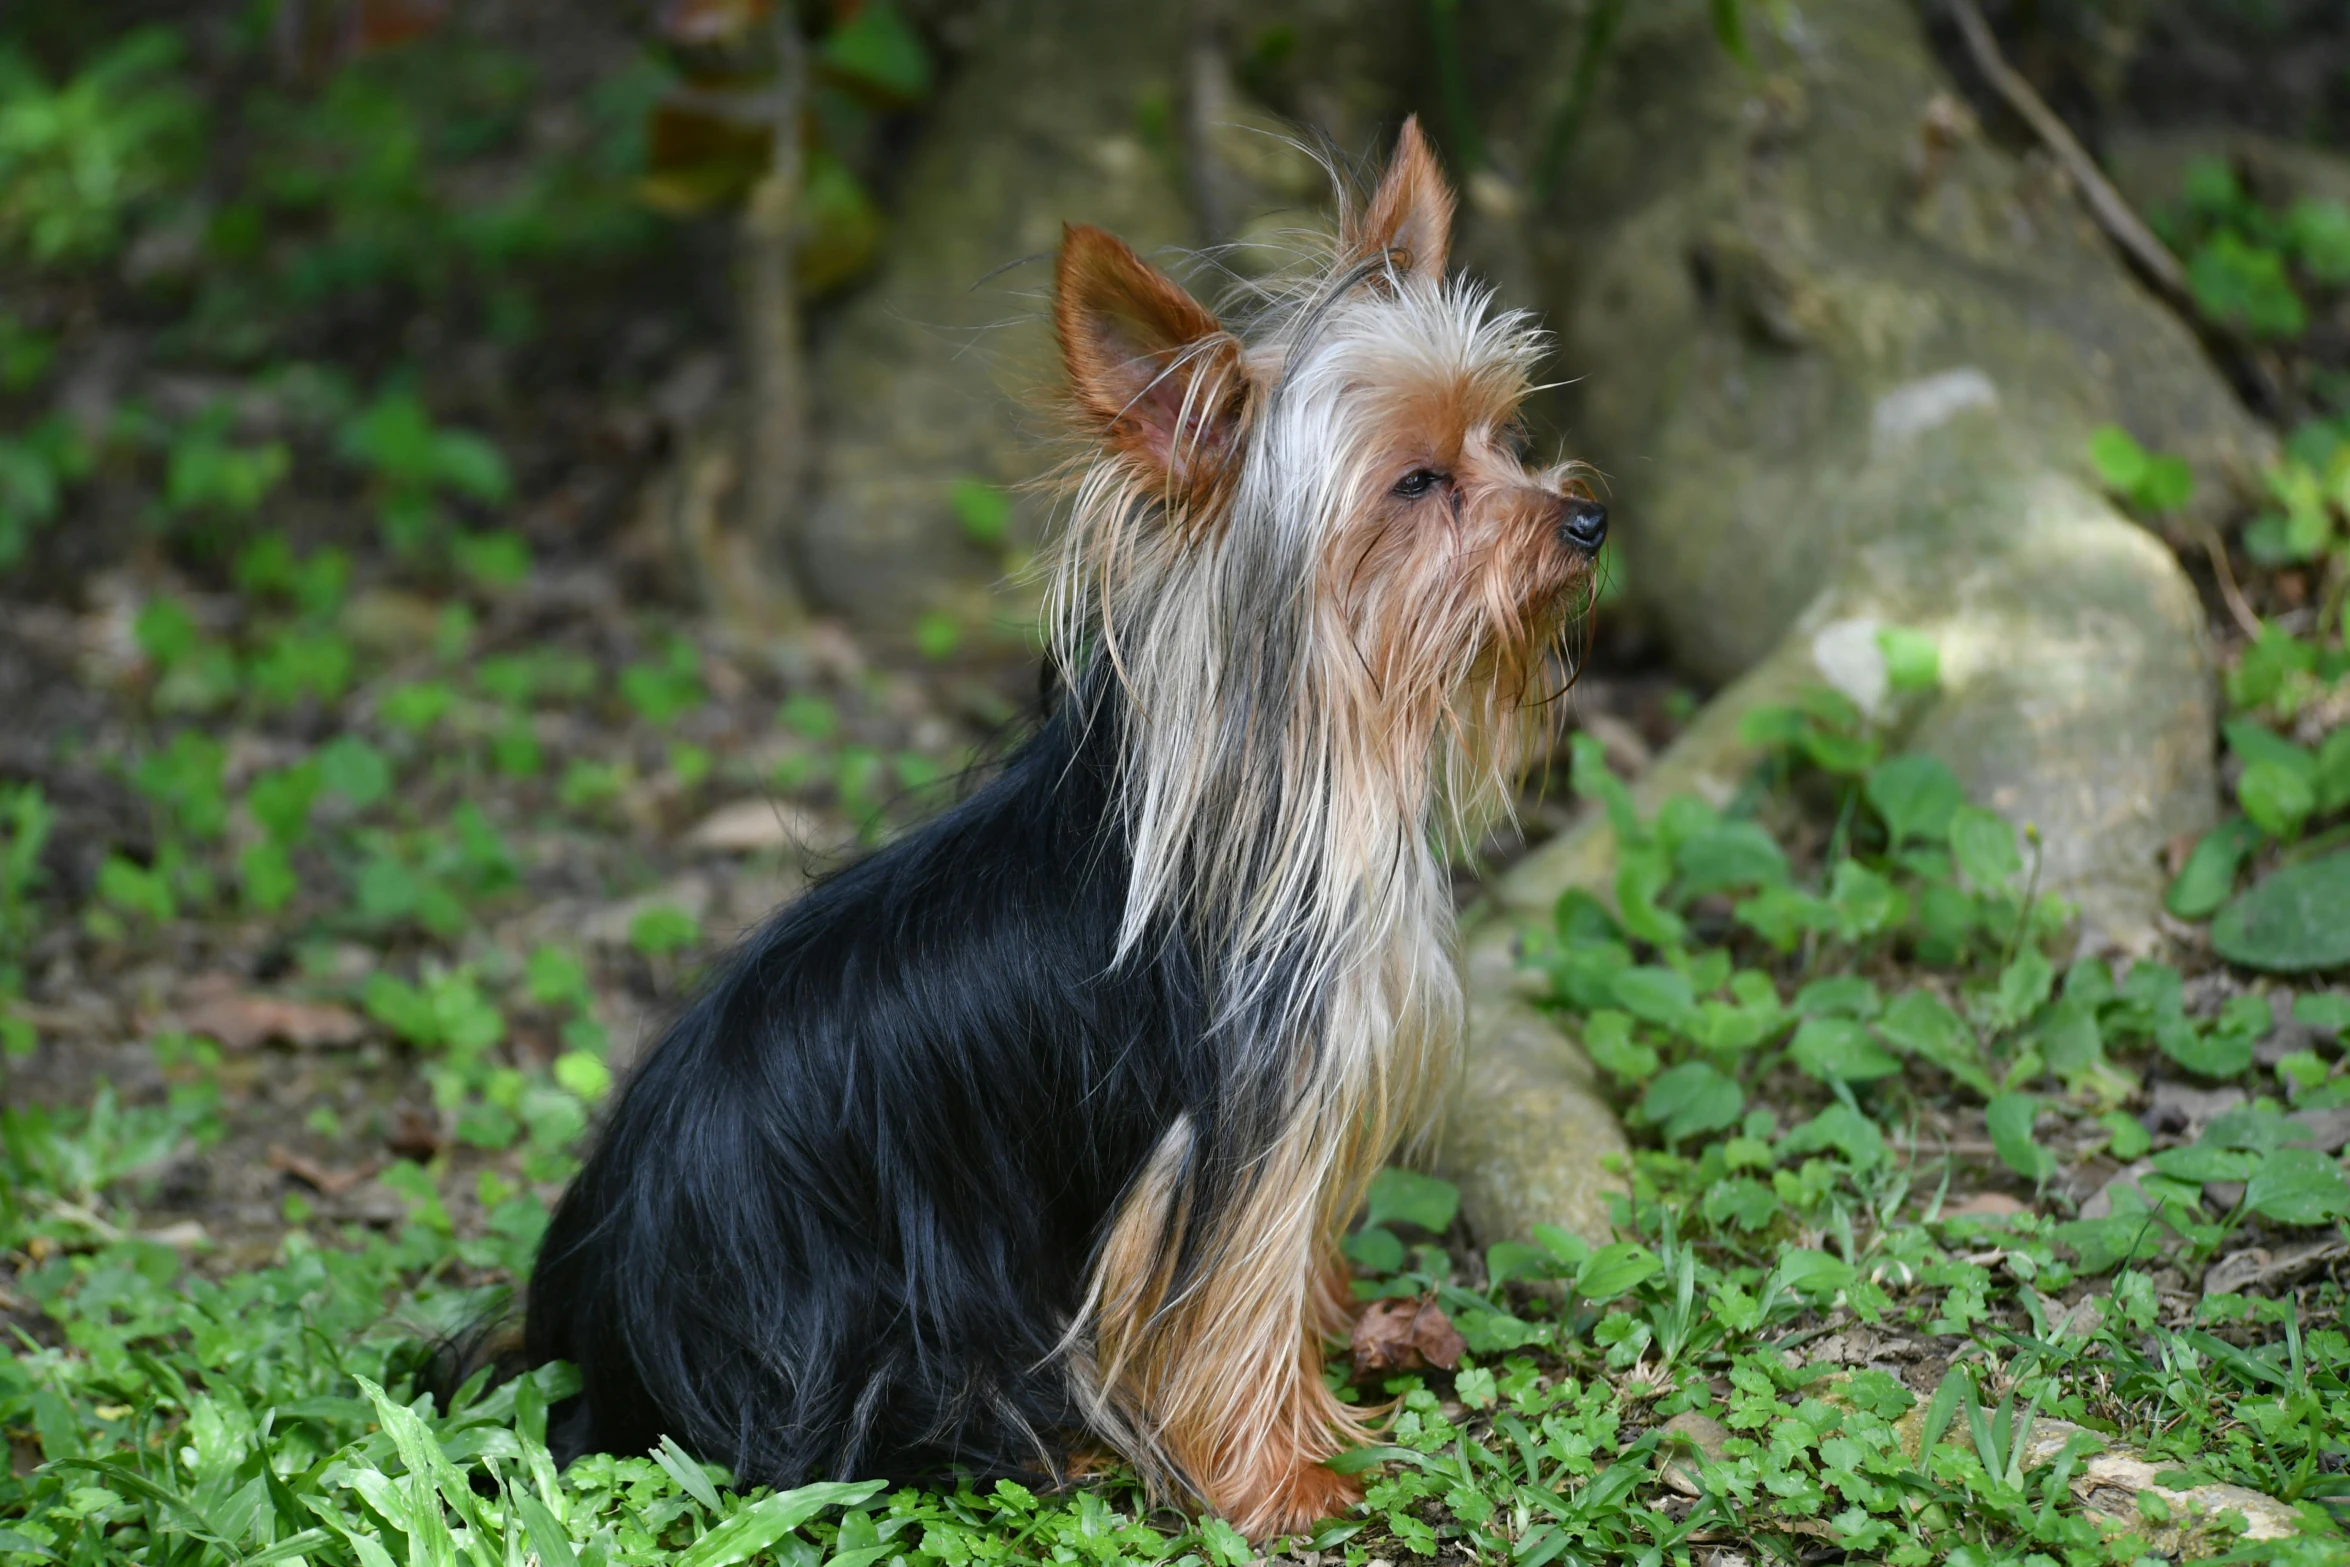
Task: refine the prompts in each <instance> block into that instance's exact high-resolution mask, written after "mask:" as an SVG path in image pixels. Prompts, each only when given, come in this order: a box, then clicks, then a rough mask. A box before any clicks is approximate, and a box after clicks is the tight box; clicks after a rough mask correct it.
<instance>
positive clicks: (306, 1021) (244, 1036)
mask: <svg viewBox="0 0 2350 1567" xmlns="http://www.w3.org/2000/svg"><path fill="white" fill-rule="evenodd" d="M178 1020H179V1026H180V1028H181V1029H182V1030H183V1031H184V1032H186V1033H190V1034H202V1035H203V1036H204V1037H205V1038H207V1039H216V1040H218V1041H220V1044H221V1047H222V1048H223V1049H226V1050H252V1049H256V1048H258V1047H259V1046H261V1045H263V1044H265V1043H267V1042H268V1041H270V1040H273V1039H276V1040H282V1041H284V1042H285V1043H287V1044H289V1045H294V1046H296V1047H298V1048H301V1049H306V1050H307V1049H316V1048H318V1047H320V1046H324V1045H352V1044H357V1043H358V1042H359V1039H360V1036H361V1035H363V1034H364V1033H366V1031H367V1025H366V1024H365V1023H364V1022H362V1021H361V1020H360V1017H359V1014H358V1013H356V1012H353V1011H352V1010H351V1009H350V1008H348V1007H338V1006H335V1005H333V1004H332V1003H330V1002H322V1001H295V1000H293V999H291V998H290V997H286V996H269V995H262V994H259V993H257V992H254V991H247V990H239V989H238V988H237V987H236V982H235V981H234V980H232V979H229V978H228V977H227V976H226V975H218V974H215V975H208V976H206V977H205V978H204V979H201V980H198V981H196V982H195V983H193V984H191V985H189V986H188V987H187V989H186V991H185V992H183V994H182V999H181V1001H180V1006H179V1018H178Z"/></svg>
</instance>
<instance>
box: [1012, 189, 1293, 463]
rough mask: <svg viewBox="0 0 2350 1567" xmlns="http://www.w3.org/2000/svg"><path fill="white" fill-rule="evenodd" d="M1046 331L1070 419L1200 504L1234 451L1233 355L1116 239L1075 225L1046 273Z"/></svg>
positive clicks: (1236, 367) (1244, 403)
mask: <svg viewBox="0 0 2350 1567" xmlns="http://www.w3.org/2000/svg"><path fill="white" fill-rule="evenodd" d="M1053 330H1054V332H1055V333H1056V334H1057V335H1058V336H1059V338H1060V340H1061V360H1062V363H1063V364H1064V365H1065V366H1066V367H1067V368H1068V372H1069V387H1070V390H1071V391H1072V392H1073V393H1074V394H1075V396H1076V400H1077V407H1078V410H1079V412H1080V415H1081V416H1082V417H1083V418H1084V419H1085V420H1086V422H1087V423H1088V425H1089V426H1090V427H1091V430H1092V432H1093V433H1096V434H1098V435H1099V436H1100V438H1101V439H1102V440H1104V441H1105V442H1107V443H1108V444H1109V445H1110V446H1111V447H1113V448H1115V449H1116V450H1118V451H1121V452H1124V453H1125V454H1126V455H1127V456H1129V457H1131V458H1133V459H1134V460H1135V461H1136V462H1138V463H1140V464H1141V465H1142V466H1143V467H1144V468H1145V470H1146V471H1147V472H1148V473H1149V474H1150V475H1151V477H1152V478H1153V479H1154V480H1157V481H1163V483H1164V484H1165V486H1166V488H1167V490H1168V492H1169V493H1170V494H1171V495H1173V496H1176V497H1179V498H1186V497H1199V496H1202V495H1204V494H1205V493H1206V492H1207V491H1209V490H1211V489H1213V488H1214V487H1215V486H1216V484H1217V483H1218V481H1219V480H1220V479H1221V478H1222V477H1223V476H1224V475H1225V474H1226V473H1227V472H1228V471H1229V469H1230V467H1231V465H1232V463H1233V460H1234V459H1235V457H1236V456H1237V455H1238V452H1239V449H1240V432H1241V425H1242V422H1243V420H1244V419H1245V418H1246V415H1247V407H1248V379H1247V375H1246V373H1245V371H1244V369H1243V367H1242V365H1241V359H1240V343H1239V341H1238V340H1237V339H1236V338H1234V337H1233V336H1232V334H1231V333H1229V332H1227V331H1225V330H1224V328H1223V327H1222V326H1221V325H1219V324H1218V323H1217V320H1216V318H1215V317H1214V316H1212V315H1210V314H1209V313H1208V311H1207V309H1206V307H1204V306H1203V305H1201V304H1200V302H1199V301H1198V300H1196V299H1193V298H1192V297H1191V296H1190V295H1189V294H1187V293H1185V292H1184V291H1183V286H1182V285H1181V284H1179V283H1177V282H1176V281H1175V280H1174V279H1173V278H1171V277H1169V276H1167V274H1165V273H1164V272H1161V271H1160V270H1159V269H1158V268H1156V267H1154V266H1152V265H1151V264H1150V263H1149V262H1147V261H1145V260H1143V259H1142V258H1141V257H1140V256H1138V255H1136V254H1135V253H1134V252H1133V251H1132V250H1131V249H1129V248H1128V247H1127V246H1126V244H1125V242H1124V241H1122V240H1120V239H1118V238H1117V237H1116V236H1114V235H1111V234H1107V233H1104V232H1103V231H1102V230H1100V229H1097V228H1092V227H1089V226H1087V225H1085V224H1082V223H1073V224H1071V225H1069V226H1068V228H1067V229H1066V230H1065V231H1064V232H1063V233H1062V236H1061V259H1060V264H1059V266H1058V267H1057V268H1056V269H1055V272H1054V297H1053Z"/></svg>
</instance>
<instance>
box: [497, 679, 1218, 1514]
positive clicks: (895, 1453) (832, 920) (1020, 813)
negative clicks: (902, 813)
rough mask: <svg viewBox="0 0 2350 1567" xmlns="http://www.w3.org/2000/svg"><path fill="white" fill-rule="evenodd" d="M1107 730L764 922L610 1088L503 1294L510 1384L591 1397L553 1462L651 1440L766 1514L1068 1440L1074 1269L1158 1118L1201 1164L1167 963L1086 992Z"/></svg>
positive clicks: (1111, 730) (1206, 1100) (1111, 734)
mask: <svg viewBox="0 0 2350 1567" xmlns="http://www.w3.org/2000/svg"><path fill="white" fill-rule="evenodd" d="M1105 684H1106V683H1105ZM1113 700H1114V699H1113V698H1111V697H1109V696H1107V695H1102V696H1097V697H1096V698H1095V699H1093V700H1091V701H1083V702H1080V701H1074V700H1064V701H1063V702H1062V703H1061V705H1060V707H1059V710H1058V711H1057V712H1056V713H1055V714H1054V715H1053V716H1051V717H1050V718H1048V720H1047V721H1046V722H1045V724H1044V725H1043V727H1042V728H1041V730H1040V731H1039V732H1038V733H1037V734H1036V735H1035V737H1034V738H1033V739H1031V740H1030V741H1029V742H1028V743H1027V744H1025V745H1024V746H1023V747H1022V748H1021V749H1019V750H1018V751H1016V752H1015V753H1014V754H1013V755H1012V756H1011V757H1010V758H1009V759H1008V760H1007V761H1006V763H1005V764H1004V767H1003V769H1002V771H1001V772H1000V773H999V774H998V775H997V776H996V777H995V778H994V779H993V780H991V781H990V782H989V783H987V784H986V785H984V786H983V787H982V788H980V789H979V790H978V791H977V792H976V793H975V794H973V795H972V796H971V797H970V798H968V799H966V800H965V801H964V802H962V803H961V804H960V805H958V806H956V807H955V808H954V809H952V810H951V811H949V812H948V813H947V814H945V815H943V816H941V817H939V818H938V819H937V820H935V821H933V822H931V823H929V824H928V825H927V826H925V827H924V828H922V829H921V830H919V831H918V832H915V833H913V834H911V835H909V836H908V837H906V838H904V839H902V840H900V841H899V842H897V843H895V844H893V845H891V846H890V847H888V848H887V849H885V850H883V851H882V852H880V853H879V854H877V855H875V856H874V857H872V858H871V859H868V860H866V861H864V862H862V863H861V864H858V865H856V866H853V867H851V868H850V869H848V870H845V871H843V872H841V873H840V874H838V875H836V876H834V877H832V878H831V879H829V880H827V881H824V882H822V883H821V884H819V885H818V886H817V887H815V888H814V889H813V890H811V891H810V892H809V893H807V894H806V895H805V896H804V897H802V898H801V899H800V900H799V901H798V902H796V903H793V904H790V905H788V906H787V907H785V908H784V909H782V910H781V911H779V912H778V913H777V914H775V915H774V916H773V917H772V918H770V919H769V920H768V922H767V923H766V924H765V925H764V926H763V927H761V928H760V929H759V930H757V931H756V932H754V933H753V934H752V935H750V936H749V937H748V938H747V939H746V940H745V941H744V942H743V944H742V945H741V947H740V948H739V949H738V950H737V951H736V952H735V953H734V954H733V955H732V956H731V957H730V958H729V959H728V960H727V961H726V962H725V964H724V965H723V968H722V971H721V972H720V973H719V974H718V975H717V977H716V978H715V979H714V980H713V982H712V983H711V984H710V985H709V988H708V990H707V991H706V992H705V993H704V994H703V995H702V996H701V997H700V998H699V999H698V1000H697V1001H695V1002H694V1003H693V1005H692V1006H691V1007H690V1008H689V1009H688V1010H687V1011H686V1012H685V1013H684V1015H683V1016H681V1017H680V1018H679V1019H678V1020H677V1022H676V1023H675V1024H674V1026H672V1027H671V1029H670V1030H669V1032H668V1035H667V1036H666V1037H665V1038H664V1039H663V1040H662V1041H661V1042H660V1044H659V1045H658V1046H657V1047H656V1048H655V1049H654V1050H653V1051H652V1052H651V1053H650V1054H649V1055H648V1057H647V1058H646V1059H645V1061H644V1062H643V1063H642V1064H641V1065H640V1066H639V1067H638V1068H637V1070H636V1071H635V1073H634V1074H633V1076H632V1077H631V1078H630V1079H629V1081H628V1082H627V1084H626V1086H625V1088H624V1089H623V1090H622V1092H621V1093H620V1095H619V1097H618V1099H617V1102H616V1104H615V1106H614V1107H613V1109H612V1111H611V1114H610V1116H609V1119H608V1122H607V1124H606V1125H605V1126H604V1128H603V1131H602V1134H601V1139H600V1142H599V1143H598V1146H597V1147H596V1149H595V1151H594V1153H593V1155H592V1156H591V1157H590V1158H589V1160H588V1162H587V1164H586V1166H585V1168H583V1169H582V1170H581V1172H580V1174H579V1176H578V1178H577V1179H576V1180H575V1181H574V1182H573V1183H572V1185H571V1188H570V1190H569V1191H568V1192H566V1193H565V1195H564V1197H563V1200H562V1202H561V1204H560V1205H559V1206H558V1208H557V1209H556V1212H555V1215H554V1218H553V1221H552V1223H551V1225H550V1227H549V1229H548V1232H547V1235H546V1238H545V1240H544V1242H543V1243H542V1245H541V1248H540V1252H539V1259H538V1265H537V1270H536V1273H535V1275H534V1277H533V1278H532V1280H531V1285H530V1290H529V1306H528V1321H527V1326H526V1332H525V1339H526V1342H525V1350H526V1355H527V1358H528V1359H529V1360H530V1361H531V1362H532V1363H544V1362H546V1361H550V1360H558V1359H560V1360H568V1361H570V1362H572V1363H573V1364H574V1365H575V1366H577V1367H578V1369H579V1372H580V1374H581V1376H582V1378H583V1379H584V1385H583V1388H582V1390H581V1392H580V1393H579V1395H578V1396H577V1397H576V1398H575V1399H573V1400H571V1401H569V1403H568V1404H567V1405H565V1406H562V1407H559V1408H558V1409H557V1410H556V1411H555V1419H554V1421H553V1422H552V1427H551V1431H550V1436H551V1439H552V1441H553V1444H554V1446H555V1448H556V1452H557V1456H558V1457H559V1458H560V1459H563V1460H565V1461H568V1460H569V1459H570V1458H572V1457H574V1456H576V1455H577V1454H579V1453H582V1452H592V1451H607V1452H614V1453H631V1454H633V1453H642V1452H644V1451H645V1450H646V1449H648V1448H650V1447H652V1446H655V1445H656V1444H657V1443H658V1441H659V1439H660V1438H661V1437H662V1436H663V1435H664V1434H666V1435H669V1436H672V1437H675V1438H676V1439H677V1440H678V1441H679V1442H680V1443H682V1444H683V1445H684V1446H685V1447H686V1448H687V1449H688V1450H690V1451H691V1452H693V1453H695V1454H696V1455H697V1456H699V1457H702V1458H705V1459H709V1460H713V1461H716V1462H719V1463H723V1464H726V1465H727V1466H729V1467H730V1468H731V1469H732V1470H733V1471H734V1473H735V1476H736V1479H737V1483H739V1484H742V1485H746V1486H748V1485H774V1486H786V1485H792V1484H797V1483H800V1482H801V1481H803V1480H806V1479H811V1478H819V1477H850V1476H854V1477H861V1478H862V1477H879V1478H884V1479H889V1480H893V1481H895V1480H904V1479H910V1478H914V1477H917V1476H920V1475H924V1474H935V1473H938V1472H939V1471H941V1470H944V1469H949V1468H957V1467H959V1468H965V1469H968V1470H971V1471H974V1472H977V1473H982V1474H984V1473H990V1472H994V1473H1009V1472H1018V1471H1022V1470H1027V1471H1031V1472H1033V1471H1034V1470H1036V1469H1037V1468H1038V1467H1039V1466H1040V1464H1041V1463H1043V1462H1045V1461H1048V1460H1049V1459H1050V1458H1052V1457H1053V1456H1055V1455H1057V1454H1058V1453H1059V1452H1061V1451H1062V1450H1064V1449H1065V1448H1066V1447H1067V1446H1068V1445H1069V1443H1070V1442H1071V1441H1072V1440H1073V1439H1074V1438H1076V1437H1077V1436H1078V1434H1079V1433H1080V1431H1081V1429H1082V1425H1083V1422H1082V1419H1081V1416H1080V1413H1079V1410H1078V1407H1077V1404H1076V1401H1075V1399H1074V1398H1073V1396H1072V1392H1071V1389H1070V1385H1069V1375H1068V1371H1067V1369H1066V1367H1065V1365H1064V1363H1063V1361H1062V1359H1061V1358H1060V1357H1059V1356H1058V1355H1057V1353H1056V1351H1057V1349H1058V1348H1059V1345H1060V1341H1061V1338H1062V1335H1063V1333H1064V1331H1065V1330H1066V1328H1067V1326H1068V1324H1069V1322H1070V1321H1071V1319H1072V1317H1073V1316H1074V1314H1075V1313H1076V1311H1077V1310H1078V1308H1079V1305H1080V1303H1081V1301H1082V1298H1083V1292H1084V1286H1085V1281H1086V1277H1087V1272H1088V1268H1089V1265H1090V1263H1091V1260H1092V1257H1093V1253H1094V1249H1095V1245H1096V1242H1097V1240H1098V1239H1099V1237H1100V1235H1101V1233H1102V1232H1103V1230H1104V1228H1105V1227H1106V1224H1107V1221H1108V1219H1109V1217H1110V1216H1111V1214H1112V1213H1113V1211H1114V1208H1115V1205H1116V1204H1117V1202H1118V1199H1119V1198H1120V1196H1121V1195H1122V1194H1123V1193H1124V1192H1125V1191H1126V1189H1127V1187H1128V1185H1129V1184H1130V1183H1131V1182H1132V1181H1133V1179H1134V1178H1135V1176H1136V1174H1137V1172H1138V1170H1139V1169H1140V1167H1141V1166H1142V1164H1143V1162H1144V1160H1145V1159H1146V1158H1147V1157H1148V1156H1149V1154H1150V1153H1151V1151H1152V1150H1153V1148H1154V1147H1155V1146H1156V1145H1157V1143H1158V1142H1159V1140H1160V1138H1161V1136H1162V1134H1163V1133H1164V1132H1165V1131H1166V1130H1167V1128H1168V1126H1169V1125H1170V1124H1171V1123H1172V1122H1173V1120H1174V1119H1175V1118H1176V1117H1177V1116H1178V1115H1181V1114H1190V1115H1191V1116H1193V1117H1194V1124H1195V1126H1197V1127H1200V1128H1201V1129H1202V1131H1203V1136H1202V1137H1201V1139H1200V1146H1201V1147H1202V1149H1203V1150H1205V1149H1207V1148H1209V1147H1212V1146H1213V1142H1214V1139H1213V1138H1212V1137H1210V1136H1207V1135H1204V1133H1205V1132H1206V1130H1207V1128H1209V1127H1210V1126H1211V1125H1212V1124H1213V1122H1214V1121H1215V1119H1216V1110H1217V1101H1218V1094H1219V1087H1220V1085H1219V1083H1218V1081H1217V1078H1218V1073H1217V1070H1216V1067H1215V1066H1214V1064H1213V1062H1212V1060H1211V1059H1210V1058H1211V1057H1212V1055H1213V1053H1214V1052H1213V1051H1212V1050H1211V1049H1207V1048H1203V1021H1204V1014H1205V1008H1206V1003H1205V1000H1204V991H1203V983H1202V979H1201V976H1200V974H1199V972H1198V967H1197V963H1196V960H1195V959H1194V957H1193V956H1192V955H1191V954H1190V952H1189V951H1188V944H1187V943H1186V942H1185V941H1184V940H1182V939H1179V938H1178V939H1169V940H1165V941H1160V942H1156V943H1152V944H1151V945H1150V950H1149V951H1147V952H1146V953H1144V954H1141V955H1139V956H1129V957H1128V958H1127V959H1126V960H1125V961H1124V962H1122V963H1120V964H1119V965H1118V966H1117V967H1116V968H1115V969H1113V968H1112V962H1111V960H1112V956H1113V943H1114V941H1115V937H1116V933H1117V930H1118V928H1119V921H1120V918H1121V916H1122V915H1123V913H1124V908H1125V898H1126V886H1127V861H1126V855H1125V850H1124V846H1123V833H1122V830H1121V828H1120V826H1119V824H1118V820H1117V808H1116V804H1115V800H1116V793H1115V790H1116V781H1117V780H1116V768H1117V759H1116V753H1115V747H1116V744H1117V739H1116V737H1117V734H1118V731H1119V722H1118V715H1117V714H1116V713H1115V712H1114V711H1111V710H1110V709H1111V707H1112V705H1113ZM1219 1162H1220V1161H1219Z"/></svg>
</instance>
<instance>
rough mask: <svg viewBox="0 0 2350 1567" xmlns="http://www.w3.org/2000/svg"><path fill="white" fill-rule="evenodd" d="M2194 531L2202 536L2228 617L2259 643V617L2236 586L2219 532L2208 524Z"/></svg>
mask: <svg viewBox="0 0 2350 1567" xmlns="http://www.w3.org/2000/svg"><path fill="white" fill-rule="evenodd" d="M2196 531H2197V532H2198V533H2200V534H2202V535H2203V552H2204V553H2205V554H2206V555H2209V556H2210V557H2211V571H2212V575H2214V576H2216V577H2217V578H2219V596H2220V598H2221V600H2222V601H2224V602H2225V603H2226V604H2227V606H2228V615H2229V616H2230V618H2232V619H2233V620H2234V621H2235V622H2236V626H2237V629H2238V630H2240V631H2242V632H2243V633H2244V635H2246V636H2247V637H2250V638H2251V639H2252V640H2253V641H2255V642H2257V641H2259V640H2260V617H2259V616H2258V615H2255V614H2254V613H2252V606H2251V604H2250V603H2248V602H2246V600H2245V598H2244V592H2243V590H2242V589H2241V588H2239V587H2237V586H2236V573H2235V570H2234V568H2232V567H2231V566H2229V564H2228V549H2227V546H2226V545H2225V544H2223V543H2221V542H2220V537H2219V531H2218V530H2217V529H2216V528H2214V527H2212V526H2211V524H2210V523H2204V524H2203V525H2202V526H2201V527H2199V528H2197V529H2196Z"/></svg>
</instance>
